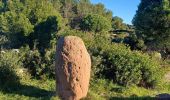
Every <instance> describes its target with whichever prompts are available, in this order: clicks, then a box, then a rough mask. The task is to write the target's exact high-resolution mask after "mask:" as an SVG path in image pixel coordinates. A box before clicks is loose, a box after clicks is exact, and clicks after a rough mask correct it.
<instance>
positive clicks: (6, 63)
mask: <svg viewBox="0 0 170 100" xmlns="http://www.w3.org/2000/svg"><path fill="white" fill-rule="evenodd" d="M0 58H1V60H0V88H8V89H11V88H14V87H16V86H18V85H19V83H20V77H19V75H18V72H17V71H18V69H19V68H20V66H21V63H20V61H19V56H18V54H16V53H14V52H12V51H7V52H6V53H3V54H2V53H1V54H0Z"/></svg>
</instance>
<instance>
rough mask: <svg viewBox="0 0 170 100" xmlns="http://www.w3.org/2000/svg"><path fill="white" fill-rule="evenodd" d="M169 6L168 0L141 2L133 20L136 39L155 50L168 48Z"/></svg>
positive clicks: (169, 44)
mask: <svg viewBox="0 0 170 100" xmlns="http://www.w3.org/2000/svg"><path fill="white" fill-rule="evenodd" d="M169 4H170V1H169V0H141V3H140V5H139V7H138V10H137V12H136V15H135V17H134V19H133V24H134V26H135V27H136V31H137V34H138V38H142V39H144V40H145V43H146V44H147V45H152V46H153V45H154V46H153V47H154V48H157V49H164V47H170V10H169V9H170V5H169Z"/></svg>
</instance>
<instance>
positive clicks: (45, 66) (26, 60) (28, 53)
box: [21, 47, 55, 78]
mask: <svg viewBox="0 0 170 100" xmlns="http://www.w3.org/2000/svg"><path fill="white" fill-rule="evenodd" d="M21 51H22V52H21V53H22V54H23V55H24V57H23V59H22V62H23V66H24V68H27V69H28V71H29V73H30V74H31V75H32V77H35V78H46V77H48V78H54V75H55V71H54V57H55V56H54V55H55V51H54V50H53V49H51V50H47V51H46V53H45V55H44V56H42V55H41V54H40V53H39V51H38V50H34V51H32V50H30V49H29V47H25V48H21Z"/></svg>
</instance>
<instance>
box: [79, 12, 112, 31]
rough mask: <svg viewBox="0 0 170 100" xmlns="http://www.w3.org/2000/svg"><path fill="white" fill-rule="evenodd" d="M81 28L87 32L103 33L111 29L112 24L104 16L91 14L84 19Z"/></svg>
mask: <svg viewBox="0 0 170 100" xmlns="http://www.w3.org/2000/svg"><path fill="white" fill-rule="evenodd" d="M80 27H81V29H82V30H86V31H94V32H103V31H109V30H110V29H111V23H110V21H109V20H107V18H105V17H103V16H100V15H96V14H89V15H87V16H85V17H84V18H83V19H82V22H81V25H80Z"/></svg>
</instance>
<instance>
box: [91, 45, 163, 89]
mask: <svg viewBox="0 0 170 100" xmlns="http://www.w3.org/2000/svg"><path fill="white" fill-rule="evenodd" d="M93 56H94V57H96V56H95V55H93ZM94 57H93V58H94ZM97 57H99V58H100V60H99V62H98V64H97V65H95V70H94V72H95V74H96V75H97V76H102V77H104V78H108V79H111V80H113V81H114V82H116V83H118V84H121V85H125V86H128V85H131V84H136V85H140V86H143V87H155V86H157V85H159V83H160V81H161V78H162V75H163V74H162V71H161V68H160V65H159V63H158V62H157V61H155V60H154V59H151V57H150V56H149V55H147V54H143V53H141V52H137V51H131V50H130V49H129V48H127V47H126V46H123V45H121V44H112V45H110V46H109V47H106V46H105V48H102V49H100V50H99V51H98V54H97Z"/></svg>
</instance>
